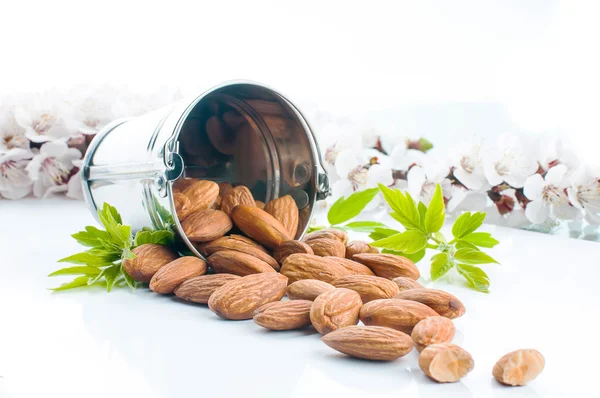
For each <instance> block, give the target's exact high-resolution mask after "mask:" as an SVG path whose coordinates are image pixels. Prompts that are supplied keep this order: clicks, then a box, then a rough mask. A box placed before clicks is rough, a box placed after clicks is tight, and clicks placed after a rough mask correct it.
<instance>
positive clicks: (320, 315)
mask: <svg viewBox="0 0 600 398" xmlns="http://www.w3.org/2000/svg"><path fill="white" fill-rule="evenodd" d="M361 307H362V301H361V300H360V295H359V294H358V293H356V292H355V291H354V290H350V289H338V288H336V289H333V290H329V291H326V292H325V293H322V294H320V295H319V296H318V297H317V298H316V299H315V301H313V303H312V306H311V307H310V321H311V323H312V324H313V326H314V327H315V329H317V331H318V332H319V333H321V334H327V333H329V332H333V331H334V330H337V329H341V328H343V327H346V326H351V325H356V324H357V323H358V315H359V313H360V308H361Z"/></svg>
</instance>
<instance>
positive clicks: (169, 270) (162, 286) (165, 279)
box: [150, 256, 206, 294]
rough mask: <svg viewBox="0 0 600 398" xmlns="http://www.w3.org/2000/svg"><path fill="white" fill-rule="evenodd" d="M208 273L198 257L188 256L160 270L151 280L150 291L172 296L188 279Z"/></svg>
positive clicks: (204, 264)
mask: <svg viewBox="0 0 600 398" xmlns="http://www.w3.org/2000/svg"><path fill="white" fill-rule="evenodd" d="M205 273H206V263H205V262H204V261H203V260H201V259H199V258H198V257H193V256H186V257H180V258H178V259H177V260H175V261H171V262H170V263H169V264H167V265H165V266H164V267H162V268H161V269H159V270H158V272H157V273H156V274H154V276H153V277H152V279H151V280H150V290H152V291H153V292H155V293H160V294H171V293H173V291H174V290H175V288H177V286H179V285H181V284H182V283H183V282H184V281H186V280H187V279H190V278H193V277H195V276H198V275H204V274H205Z"/></svg>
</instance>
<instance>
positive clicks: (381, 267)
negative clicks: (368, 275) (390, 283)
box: [352, 253, 421, 280]
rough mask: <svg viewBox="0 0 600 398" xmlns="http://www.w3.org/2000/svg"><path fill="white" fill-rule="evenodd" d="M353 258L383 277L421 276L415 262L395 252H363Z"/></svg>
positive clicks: (415, 277)
mask: <svg viewBox="0 0 600 398" xmlns="http://www.w3.org/2000/svg"><path fill="white" fill-rule="evenodd" d="M352 259H353V260H355V261H358V262H359V263H361V264H364V265H366V266H367V267H369V268H370V269H371V271H373V272H374V273H375V275H377V276H381V277H382V278H387V279H394V278H396V277H398V276H406V277H407V278H411V279H414V280H417V279H419V276H421V274H420V273H419V269H418V268H417V267H416V266H415V263H413V262H412V261H410V260H409V259H407V258H405V257H402V256H396V255H394V254H373V253H361V254H355V255H354V256H352Z"/></svg>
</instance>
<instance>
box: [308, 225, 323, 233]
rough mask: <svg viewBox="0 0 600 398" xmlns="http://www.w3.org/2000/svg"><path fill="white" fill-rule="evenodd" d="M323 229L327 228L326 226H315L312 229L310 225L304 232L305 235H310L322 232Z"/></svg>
mask: <svg viewBox="0 0 600 398" xmlns="http://www.w3.org/2000/svg"><path fill="white" fill-rule="evenodd" d="M324 228H327V227H326V226H324V225H315V226H314V227H313V226H312V225H311V226H309V227H308V229H307V230H306V233H307V234H309V233H311V232H315V231H320V230H322V229H324Z"/></svg>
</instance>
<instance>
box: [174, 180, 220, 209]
mask: <svg viewBox="0 0 600 398" xmlns="http://www.w3.org/2000/svg"><path fill="white" fill-rule="evenodd" d="M183 194H184V195H185V196H187V197H188V198H189V199H190V203H191V208H190V210H189V213H190V214H191V213H196V212H198V211H201V210H206V209H210V208H211V207H212V205H213V204H214V203H215V200H217V196H219V186H218V185H217V183H216V182H213V181H208V180H198V181H196V182H195V183H194V184H192V185H190V186H189V187H187V188H186V189H185V190H184V191H183Z"/></svg>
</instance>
